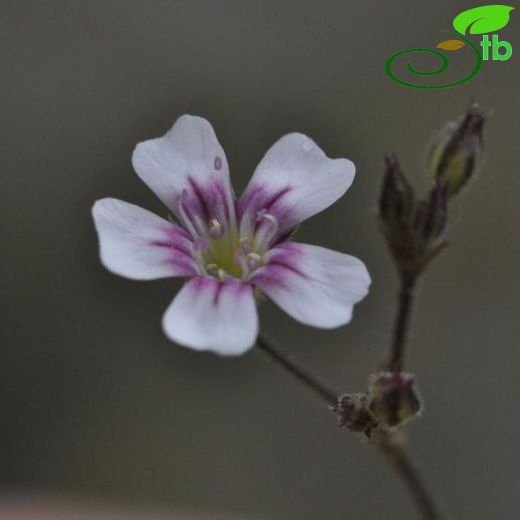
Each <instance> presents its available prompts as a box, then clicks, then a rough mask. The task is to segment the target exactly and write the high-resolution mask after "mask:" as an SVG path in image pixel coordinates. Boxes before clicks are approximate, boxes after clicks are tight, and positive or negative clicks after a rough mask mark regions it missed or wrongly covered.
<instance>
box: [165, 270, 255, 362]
mask: <svg viewBox="0 0 520 520" xmlns="http://www.w3.org/2000/svg"><path fill="white" fill-rule="evenodd" d="M163 328H164V331H165V332H166V335H167V336H168V337H169V338H170V339H171V340H173V341H175V342H176V343H179V344H180V345H183V346H185V347H189V348H192V349H194V350H209V351H212V352H215V353H217V354H221V355H223V356H237V355H240V354H243V353H244V352H245V351H246V350H249V349H250V348H251V347H252V346H253V345H254V343H255V340H256V337H257V335H258V314H257V311H256V304H255V299H254V296H253V287H252V286H251V285H250V284H246V283H243V282H241V281H239V280H235V279H229V280H226V281H225V282H221V281H219V280H217V279H216V278H213V277H211V276H205V277H196V278H193V279H191V280H189V281H188V282H187V283H186V284H185V285H184V287H183V288H182V289H181V291H180V292H179V294H178V295H177V296H176V297H175V299H174V300H173V302H172V303H171V305H170V306H169V307H168V309H167V310H166V313H165V314H164V317H163Z"/></svg>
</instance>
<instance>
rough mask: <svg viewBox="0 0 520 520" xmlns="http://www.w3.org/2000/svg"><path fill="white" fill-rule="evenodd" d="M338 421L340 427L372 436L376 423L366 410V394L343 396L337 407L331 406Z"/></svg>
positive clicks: (339, 399) (340, 397)
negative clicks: (371, 432)
mask: <svg viewBox="0 0 520 520" xmlns="http://www.w3.org/2000/svg"><path fill="white" fill-rule="evenodd" d="M331 410H332V411H333V412H335V414H336V416H337V419H338V426H346V427H347V428H348V429H349V430H351V431H354V432H363V433H364V434H365V435H367V436H370V431H371V430H372V429H373V428H375V426H376V422H375V421H374V418H373V417H372V415H370V413H369V412H368V411H367V408H366V394H341V395H339V396H338V403H337V405H336V406H331Z"/></svg>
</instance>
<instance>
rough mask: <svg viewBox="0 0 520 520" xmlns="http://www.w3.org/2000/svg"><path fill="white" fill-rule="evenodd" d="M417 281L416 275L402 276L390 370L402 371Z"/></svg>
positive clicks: (389, 363)
mask: <svg viewBox="0 0 520 520" xmlns="http://www.w3.org/2000/svg"><path fill="white" fill-rule="evenodd" d="M415 283H416V276H415V275H412V276H405V275H403V276H401V287H400V289H399V300H398V307H397V315H396V317H395V322H394V330H393V334H392V344H391V347H390V356H389V358H388V363H387V369H388V370H389V371H390V372H401V370H402V369H403V365H404V357H405V352H406V339H407V336H408V327H409V324H410V314H411V310H412V304H413V297H414V289H415Z"/></svg>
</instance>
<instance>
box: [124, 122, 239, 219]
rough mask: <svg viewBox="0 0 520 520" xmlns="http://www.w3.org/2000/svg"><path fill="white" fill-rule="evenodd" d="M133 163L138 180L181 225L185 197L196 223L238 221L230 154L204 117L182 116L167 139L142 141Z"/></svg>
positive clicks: (188, 210)
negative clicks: (198, 219) (230, 177)
mask: <svg viewBox="0 0 520 520" xmlns="http://www.w3.org/2000/svg"><path fill="white" fill-rule="evenodd" d="M132 163H133V165H134V168H135V171H136V172H137V174H138V175H139V177H141V179H142V180H143V181H144V182H145V183H146V184H147V185H148V186H149V187H150V188H151V189H152V190H153V192H154V193H155V194H156V195H157V196H158V197H159V198H160V199H161V200H162V202H163V203H164V204H165V205H166V206H167V207H168V208H170V209H171V210H172V211H173V212H174V213H175V214H176V216H177V217H178V218H179V219H180V220H181V221H183V220H184V219H185V216H183V215H182V214H181V213H180V212H179V204H180V203H181V197H182V201H184V202H183V203H184V204H185V205H186V206H189V207H188V208H186V212H188V213H189V217H190V218H192V219H193V220H195V219H196V218H201V219H202V220H204V221H205V222H204V224H207V222H208V221H209V219H211V218H216V219H218V220H219V221H222V220H228V219H230V218H231V219H234V204H233V192H232V188H231V184H230V179H229V167H228V163H227V159H226V155H225V153H224V150H223V149H222V147H221V146H220V144H219V142H218V140H217V136H216V135H215V132H214V131H213V128H212V126H211V125H210V124H209V122H208V121H206V120H205V119H203V118H201V117H195V116H189V115H184V116H181V117H179V119H177V121H176V122H175V124H174V125H173V127H172V128H171V130H169V131H168V132H167V133H166V134H165V135H164V136H162V137H159V138H157V139H151V140H149V141H144V142H142V143H139V144H138V145H137V146H136V148H135V150H134V153H133V155H132ZM183 193H184V195H183ZM231 213H232V215H231ZM224 223H225V222H224Z"/></svg>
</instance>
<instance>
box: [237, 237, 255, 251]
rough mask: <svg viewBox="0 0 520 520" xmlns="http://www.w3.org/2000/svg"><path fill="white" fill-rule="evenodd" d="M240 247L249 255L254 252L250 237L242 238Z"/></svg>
mask: <svg viewBox="0 0 520 520" xmlns="http://www.w3.org/2000/svg"><path fill="white" fill-rule="evenodd" d="M238 242H239V244H240V247H241V248H242V251H243V252H244V253H245V254H246V255H247V254H248V253H250V252H251V251H252V248H251V241H250V240H249V238H248V237H242V238H241V239H240V240H239V241H238Z"/></svg>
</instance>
